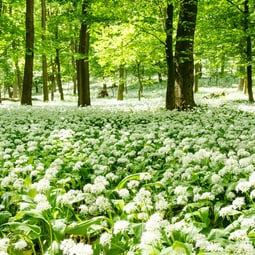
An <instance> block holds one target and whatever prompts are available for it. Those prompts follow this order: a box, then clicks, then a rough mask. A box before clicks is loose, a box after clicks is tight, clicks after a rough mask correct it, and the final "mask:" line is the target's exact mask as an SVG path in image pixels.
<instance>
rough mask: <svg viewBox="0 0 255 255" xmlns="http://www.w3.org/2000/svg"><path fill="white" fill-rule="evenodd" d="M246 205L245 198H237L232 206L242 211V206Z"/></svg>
mask: <svg viewBox="0 0 255 255" xmlns="http://www.w3.org/2000/svg"><path fill="white" fill-rule="evenodd" d="M244 205H245V198H244V197H237V198H236V199H235V200H234V201H233V202H232V206H233V208H234V209H239V210H241V208H242V206H244Z"/></svg>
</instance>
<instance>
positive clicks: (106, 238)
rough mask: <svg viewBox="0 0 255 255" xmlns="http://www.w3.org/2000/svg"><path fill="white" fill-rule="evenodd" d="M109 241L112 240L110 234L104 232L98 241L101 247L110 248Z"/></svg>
mask: <svg viewBox="0 0 255 255" xmlns="http://www.w3.org/2000/svg"><path fill="white" fill-rule="evenodd" d="M111 239H112V235H111V234H110V233H107V232H104V233H103V234H102V235H101V236H100V240H99V243H100V244H101V245H102V246H108V247H110V245H111Z"/></svg>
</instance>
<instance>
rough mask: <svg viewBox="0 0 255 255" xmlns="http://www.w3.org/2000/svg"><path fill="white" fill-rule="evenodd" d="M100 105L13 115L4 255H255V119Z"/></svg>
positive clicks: (4, 161)
mask: <svg viewBox="0 0 255 255" xmlns="http://www.w3.org/2000/svg"><path fill="white" fill-rule="evenodd" d="M203 100H212V102H213V100H222V99H220V98H216V99H203ZM100 102H101V103H103V102H106V100H105V99H101V100H99V99H98V103H99V106H93V107H90V108H86V109H77V108H76V107H75V106H69V107H63V106H56V105H55V107H47V106H34V107H33V109H31V107H22V108H19V107H17V106H15V105H13V106H11V105H8V104H7V105H6V106H5V107H1V109H0V111H1V116H2V117H1V136H0V144H1V147H0V148H1V150H0V167H1V169H2V170H1V173H0V196H1V200H0V201H1V204H0V244H1V245H0V251H1V252H2V254H26V252H27V253H29V254H73V253H75V254H80V252H81V251H82V252H83V253H82V254H102V253H103V254H192V255H195V254H200V255H201V254H208V255H212V254H224V255H228V254H229V255H230V254H233V252H234V254H254V251H255V248H254V197H255V196H254V186H255V181H254V164H255V163H254V162H255V161H254V156H253V155H254V153H255V151H254V148H255V146H254V139H253V138H254V134H253V133H252V132H253V131H252V127H253V126H254V124H255V123H254V116H253V113H248V112H244V111H241V110H238V109H234V108H233V102H231V103H230V104H232V106H230V105H227V104H226V105H225V106H224V105H221V107H219V108H214V107H212V106H206V105H201V106H200V107H197V108H196V109H194V110H193V111H192V114H190V112H178V111H173V112H167V111H164V110H161V108H160V107H155V106H156V105H157V104H156V103H155V102H156V101H153V99H150V101H146V102H150V104H148V105H146V102H145V101H144V102H140V103H139V104H140V108H139V107H138V105H136V106H135V104H134V105H132V104H130V105H127V106H126V107H125V104H119V108H118V110H116V109H117V105H114V106H110V105H109V106H108V109H107V106H106V105H105V109H104V110H103V109H102V108H101V107H100ZM151 102H153V105H152V103H151ZM161 103H162V102H161ZM136 104H137V103H136ZM231 107H232V108H231ZM85 251H86V252H85Z"/></svg>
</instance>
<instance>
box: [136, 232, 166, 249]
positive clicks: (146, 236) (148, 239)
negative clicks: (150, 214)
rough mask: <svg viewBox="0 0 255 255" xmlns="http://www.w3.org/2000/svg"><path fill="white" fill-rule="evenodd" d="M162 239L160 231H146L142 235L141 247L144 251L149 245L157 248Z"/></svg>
mask: <svg viewBox="0 0 255 255" xmlns="http://www.w3.org/2000/svg"><path fill="white" fill-rule="evenodd" d="M161 237H162V234H161V233H160V231H145V232H143V233H142V237H141V244H140V247H141V248H142V249H143V248H145V247H146V246H147V245H152V246H156V245H158V244H159V243H160V240H161Z"/></svg>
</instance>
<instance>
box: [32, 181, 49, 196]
mask: <svg viewBox="0 0 255 255" xmlns="http://www.w3.org/2000/svg"><path fill="white" fill-rule="evenodd" d="M50 187H51V186H50V181H49V180H47V179H45V178H43V179H41V180H40V181H38V182H35V183H33V184H32V185H31V188H35V189H36V190H37V192H39V193H43V192H46V191H48V190H49V189H50Z"/></svg>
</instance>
